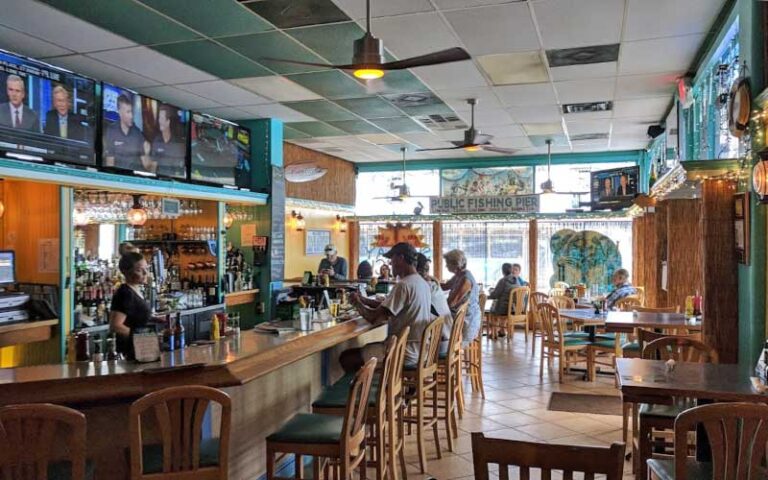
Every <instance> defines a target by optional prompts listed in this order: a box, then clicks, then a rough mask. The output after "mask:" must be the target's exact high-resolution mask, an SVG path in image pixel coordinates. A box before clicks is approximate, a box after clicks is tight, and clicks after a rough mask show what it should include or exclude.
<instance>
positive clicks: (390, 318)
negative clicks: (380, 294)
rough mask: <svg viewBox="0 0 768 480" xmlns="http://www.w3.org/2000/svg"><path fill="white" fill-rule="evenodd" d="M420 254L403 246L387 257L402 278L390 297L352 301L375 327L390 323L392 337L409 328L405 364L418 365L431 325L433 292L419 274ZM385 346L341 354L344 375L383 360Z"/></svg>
mask: <svg viewBox="0 0 768 480" xmlns="http://www.w3.org/2000/svg"><path fill="white" fill-rule="evenodd" d="M417 255H418V254H417V252H416V249H415V248H413V246H412V245H410V244H408V243H405V242H401V243H398V244H397V245H395V246H394V247H392V249H390V250H389V251H388V252H387V253H385V254H384V256H385V257H386V258H389V259H390V260H391V263H392V270H393V273H394V275H396V276H397V277H399V278H400V281H398V282H397V283H396V284H395V286H394V287H393V288H392V290H391V291H390V292H389V295H387V297H386V298H385V299H384V300H382V301H378V300H373V299H369V298H365V297H361V296H360V295H359V294H357V293H353V294H352V295H351V297H350V300H351V301H352V304H353V305H354V306H355V308H356V309H357V311H358V312H359V313H360V315H361V316H362V317H363V318H365V319H366V320H367V321H369V322H370V323H373V324H382V323H387V324H388V325H389V335H399V334H400V332H402V331H403V330H404V329H405V327H410V328H411V330H410V333H409V334H408V343H407V344H406V347H405V363H406V364H415V363H417V362H418V359H419V343H420V342H421V336H422V335H423V333H424V330H425V329H426V327H427V325H429V323H430V322H431V321H432V319H433V318H434V315H432V312H431V307H432V292H431V290H430V288H429V284H428V283H427V282H426V281H425V280H424V279H423V278H422V277H421V275H419V274H418V272H417V271H416V263H417ZM383 355H384V343H383V342H378V343H369V344H367V345H365V346H363V347H362V348H354V349H350V350H347V351H345V352H342V354H341V358H340V359H339V361H340V362H341V366H342V368H344V371H345V372H348V373H349V372H354V371H356V370H358V369H359V368H360V367H362V366H363V365H364V364H365V362H366V361H367V360H368V359H370V358H372V357H377V358H383Z"/></svg>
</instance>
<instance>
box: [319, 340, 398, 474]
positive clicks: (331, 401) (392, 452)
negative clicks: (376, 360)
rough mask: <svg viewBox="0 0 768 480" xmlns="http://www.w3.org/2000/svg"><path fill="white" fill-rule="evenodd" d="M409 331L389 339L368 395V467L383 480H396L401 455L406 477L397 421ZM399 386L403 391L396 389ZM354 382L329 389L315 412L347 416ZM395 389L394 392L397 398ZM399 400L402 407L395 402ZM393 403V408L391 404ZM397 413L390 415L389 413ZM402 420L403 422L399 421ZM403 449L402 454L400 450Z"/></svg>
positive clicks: (343, 380) (320, 398) (321, 397)
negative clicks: (391, 439) (394, 436)
mask: <svg viewBox="0 0 768 480" xmlns="http://www.w3.org/2000/svg"><path fill="white" fill-rule="evenodd" d="M409 332H410V328H409V327H406V328H405V330H403V331H402V332H400V336H399V337H398V336H394V335H392V336H390V337H389V338H388V339H387V342H386V353H385V354H384V359H383V362H381V363H380V364H379V365H380V368H378V369H377V370H376V372H375V373H374V379H373V381H372V384H371V391H370V394H369V395H368V397H369V398H368V412H367V418H366V424H367V425H368V438H367V446H368V447H370V448H371V455H370V458H371V460H370V461H369V462H368V465H369V466H372V467H374V468H375V469H376V479H377V480H383V479H384V478H387V477H389V476H391V477H392V478H397V472H396V471H394V470H391V469H390V467H391V466H393V465H394V463H395V462H394V458H395V457H397V455H398V453H400V456H401V460H402V463H401V465H400V467H401V469H402V473H403V475H405V467H406V466H405V454H404V453H403V452H402V445H403V441H402V439H403V435H402V425H398V421H401V419H402V383H403V377H402V375H401V374H400V372H402V371H403V362H404V361H405V346H406V342H407V341H408V333H409ZM395 383H399V385H400V388H398V387H397V386H395V385H394V384H395ZM350 386H351V382H350V379H349V378H348V377H347V376H344V377H342V378H341V380H339V381H338V382H336V383H335V384H334V385H333V386H331V387H330V388H327V389H325V390H324V391H323V393H322V394H321V395H320V397H319V398H318V399H317V400H315V401H314V402H313V403H312V412H313V413H318V414H325V415H344V414H345V413H346V410H347V399H348V397H349V390H350ZM392 390H395V391H396V392H397V394H396V395H395V394H394V392H393V391H392ZM398 400H399V403H400V406H399V407H398V406H397V405H395V403H396V402H397V401H398ZM390 401H391V402H393V405H392V408H390V405H389V402H390ZM390 410H391V411H392V412H394V413H395V415H389V413H388V412H390ZM399 419H400V420H399ZM393 430H394V431H395V432H396V433H397V432H398V431H399V432H400V433H398V434H397V436H396V438H395V441H394V442H392V441H390V436H391V435H390V433H391V432H392V431H393ZM398 446H400V447H401V448H400V452H398V450H397V447H398Z"/></svg>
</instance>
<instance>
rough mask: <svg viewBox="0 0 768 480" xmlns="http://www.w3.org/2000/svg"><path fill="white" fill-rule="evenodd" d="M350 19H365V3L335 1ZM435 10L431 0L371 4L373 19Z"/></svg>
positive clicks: (344, 0)
mask: <svg viewBox="0 0 768 480" xmlns="http://www.w3.org/2000/svg"><path fill="white" fill-rule="evenodd" d="M333 3H335V4H336V6H338V7H339V8H341V9H342V10H344V13H346V14H347V15H349V17H350V18H354V19H363V18H365V2H361V1H360V0H333ZM432 10H434V8H432V5H431V4H430V2H429V0H386V1H381V0H379V1H375V0H374V1H373V2H371V16H372V17H389V16H392V15H403V14H407V13H417V12H429V11H432ZM377 36H378V35H377Z"/></svg>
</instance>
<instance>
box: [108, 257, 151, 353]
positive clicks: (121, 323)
mask: <svg viewBox="0 0 768 480" xmlns="http://www.w3.org/2000/svg"><path fill="white" fill-rule="evenodd" d="M118 268H119V269H120V272H122V274H123V276H124V277H125V283H123V284H122V285H120V288H118V289H117V291H116V292H115V294H114V296H113V297H112V307H111V309H110V313H109V325H110V328H111V330H112V331H113V332H115V334H116V335H117V351H118V352H119V353H122V354H123V355H125V356H126V357H127V358H128V359H131V360H132V359H133V341H132V335H133V332H134V331H135V330H136V329H138V328H145V327H146V326H147V325H148V324H149V323H150V322H152V321H153V318H152V310H151V308H150V306H149V303H148V302H147V301H146V300H144V294H143V293H142V291H141V287H142V285H144V284H145V283H146V282H147V280H148V278H149V267H148V266H147V261H146V260H144V256H143V255H142V254H140V253H138V252H135V251H127V252H125V253H124V254H123V255H122V256H121V257H120V262H119V263H118Z"/></svg>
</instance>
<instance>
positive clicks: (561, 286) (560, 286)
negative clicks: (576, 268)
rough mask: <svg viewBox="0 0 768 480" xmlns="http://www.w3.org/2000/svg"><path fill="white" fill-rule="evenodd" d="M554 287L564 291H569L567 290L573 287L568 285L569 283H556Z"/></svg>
mask: <svg viewBox="0 0 768 480" xmlns="http://www.w3.org/2000/svg"><path fill="white" fill-rule="evenodd" d="M554 287H555V288H559V289H562V290H567V289H569V288H571V286H570V285H568V283H567V282H555V285H554Z"/></svg>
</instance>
